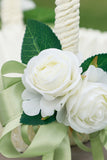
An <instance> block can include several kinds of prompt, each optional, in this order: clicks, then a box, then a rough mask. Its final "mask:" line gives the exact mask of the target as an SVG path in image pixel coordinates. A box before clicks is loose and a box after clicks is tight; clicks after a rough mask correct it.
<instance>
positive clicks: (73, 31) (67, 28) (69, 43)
mask: <svg viewBox="0 0 107 160" xmlns="http://www.w3.org/2000/svg"><path fill="white" fill-rule="evenodd" d="M55 3H56V9H55V14H56V17H55V28H54V31H55V33H56V35H57V36H58V38H59V40H60V41H61V44H62V48H63V50H68V51H72V52H73V53H78V44H79V19H80V17H79V7H80V0H56V2H55Z"/></svg>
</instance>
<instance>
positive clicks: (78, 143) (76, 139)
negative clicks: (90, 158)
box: [72, 130, 91, 152]
mask: <svg viewBox="0 0 107 160" xmlns="http://www.w3.org/2000/svg"><path fill="white" fill-rule="evenodd" d="M72 135H73V139H74V142H75V143H76V144H77V146H78V147H79V148H81V149H82V150H83V151H85V152H91V148H89V147H87V146H85V145H84V144H83V143H82V142H81V140H80V139H79V137H78V136H77V132H75V131H74V130H73V131H72Z"/></svg>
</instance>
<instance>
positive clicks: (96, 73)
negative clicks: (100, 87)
mask: <svg viewBox="0 0 107 160" xmlns="http://www.w3.org/2000/svg"><path fill="white" fill-rule="evenodd" d="M85 75H86V76H87V80H88V81H90V82H97V83H105V84H107V72H104V71H103V69H101V68H96V67H95V66H93V65H91V66H90V67H89V69H88V70H87V72H86V73H85ZM102 77H103V78H102Z"/></svg>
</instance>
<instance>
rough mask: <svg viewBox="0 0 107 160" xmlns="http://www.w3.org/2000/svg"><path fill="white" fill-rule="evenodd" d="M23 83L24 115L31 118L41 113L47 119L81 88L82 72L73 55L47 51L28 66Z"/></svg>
mask: <svg viewBox="0 0 107 160" xmlns="http://www.w3.org/2000/svg"><path fill="white" fill-rule="evenodd" d="M22 81H23V84H24V86H25V88H26V90H25V91H24V93H23V95H22V98H23V100H24V102H23V105H22V106H23V110H24V112H25V113H26V114H28V115H31V116H33V115H37V114H38V113H39V112H40V110H41V113H42V116H43V117H45V116H50V115H52V114H53V113H54V111H55V110H56V111H59V110H60V108H62V107H63V106H64V104H65V102H66V100H67V99H68V97H69V94H70V95H71V94H74V93H75V92H76V90H77V89H78V87H79V86H80V82H81V68H79V61H78V59H77V57H76V56H75V55H74V54H73V53H71V52H67V51H61V50H58V49H46V50H44V51H42V52H41V53H40V54H39V55H38V56H35V57H33V58H32V59H31V60H30V61H29V62H28V65H27V68H26V69H25V71H24V75H23V77H22Z"/></svg>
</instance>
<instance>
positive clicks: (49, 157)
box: [42, 151, 54, 160]
mask: <svg viewBox="0 0 107 160" xmlns="http://www.w3.org/2000/svg"><path fill="white" fill-rule="evenodd" d="M42 160H54V151H53V152H51V153H48V154H46V155H44V156H43V157H42Z"/></svg>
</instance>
